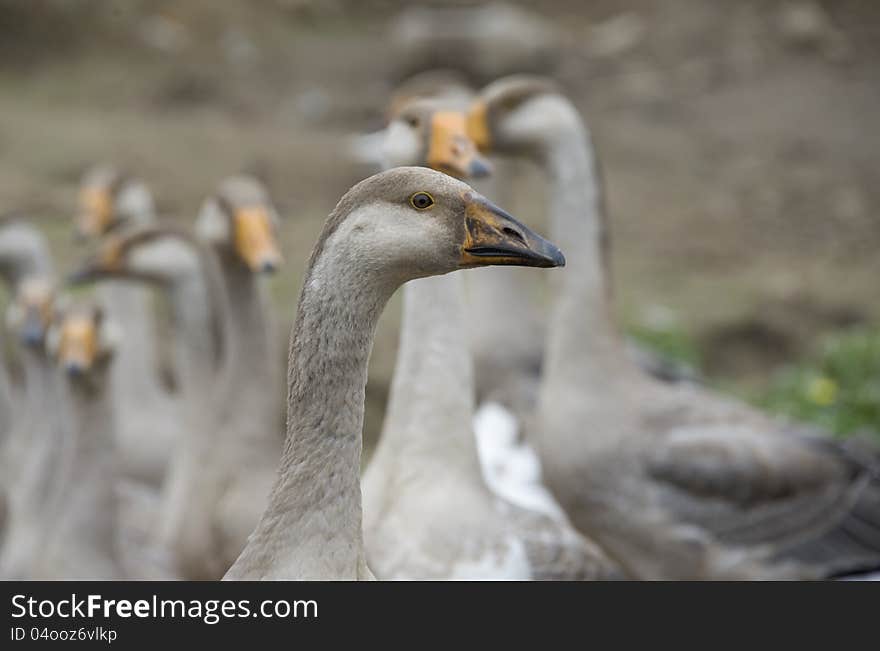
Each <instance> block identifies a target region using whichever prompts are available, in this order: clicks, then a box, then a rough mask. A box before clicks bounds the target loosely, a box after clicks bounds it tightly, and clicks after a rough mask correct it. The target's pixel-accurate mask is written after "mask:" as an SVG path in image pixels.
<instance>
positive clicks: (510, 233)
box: [501, 226, 526, 244]
mask: <svg viewBox="0 0 880 651" xmlns="http://www.w3.org/2000/svg"><path fill="white" fill-rule="evenodd" d="M501 232H502V233H504V234H505V235H506V236H507V237H509V238H511V239H513V240H516V241H517V242H519V243H520V244H525V243H526V239H525V238H524V237H523V236H522V233H520V232H519V231H516V230H514V229H512V228H510V227H508V226H505V227H504V228H502V229H501Z"/></svg>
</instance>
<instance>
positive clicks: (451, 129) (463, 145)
mask: <svg viewBox="0 0 880 651" xmlns="http://www.w3.org/2000/svg"><path fill="white" fill-rule="evenodd" d="M427 163H428V166H429V167H433V168H434V169H435V170H440V171H441V172H445V173H447V174H449V175H451V176H456V177H459V178H467V177H477V178H478V177H481V176H488V175H489V174H490V173H491V171H492V165H491V164H490V163H489V161H487V160H486V159H485V158H483V157H482V156H481V155H480V152H478V151H477V147H476V145H475V144H474V142H473V141H472V140H471V139H470V138H468V135H467V120H466V118H465V116H464V115H463V114H462V113H458V112H456V111H437V112H436V113H434V115H433V116H432V117H431V135H430V142H429V145H428V160H427Z"/></svg>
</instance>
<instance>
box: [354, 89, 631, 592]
mask: <svg viewBox="0 0 880 651" xmlns="http://www.w3.org/2000/svg"><path fill="white" fill-rule="evenodd" d="M387 139H388V140H392V141H394V142H391V143H388V144H387V145H386V147H385V149H386V151H389V152H394V155H395V157H396V158H395V159H393V160H392V161H390V162H394V163H396V164H397V165H407V164H421V165H426V166H429V167H433V168H435V169H437V168H440V169H441V170H447V171H450V172H453V173H455V174H456V175H457V176H460V177H466V176H473V175H475V174H477V175H483V174H485V173H486V172H487V171H488V170H489V166H488V164H487V163H486V162H485V161H484V160H483V159H482V157H480V155H479V154H478V153H477V151H476V148H475V146H474V144H473V142H471V141H470V139H469V138H468V137H467V135H466V133H465V121H464V114H463V113H462V112H460V111H455V110H450V109H449V102H448V101H447V100H414V101H411V102H410V103H409V104H406V105H404V106H403V107H400V108H399V110H398V112H397V115H396V116H395V118H394V119H393V120H392V122H391V124H390V125H389V128H388V130H387ZM487 270H488V269H481V270H479V272H473V274H469V275H476V274H477V273H480V274H482V273H484V272H485V271H487ZM497 270H498V271H500V272H507V273H509V272H512V271H514V269H501V268H499V269H497ZM462 289H463V288H462V277H460V276H458V275H453V276H445V277H438V278H425V279H420V280H416V281H413V282H410V283H408V284H407V285H406V286H405V287H404V313H403V318H402V326H401V343H400V350H399V352H398V357H397V366H396V368H395V373H394V381H393V385H392V389H391V396H390V399H389V404H388V410H387V411H386V417H385V425H384V427H383V433H382V436H381V437H380V439H379V444H378V447H377V449H376V452H375V454H374V456H373V459H372V460H371V462H370V464H369V466H368V467H367V471H366V473H365V474H364V481H363V490H364V532H365V533H364V536H365V543H366V549H367V559H368V562H369V563H370V566H371V567H372V568H373V569H374V570H375V571H376V573H377V575H378V576H379V577H380V578H398V579H400V578H405V579H427V578H431V579H451V578H464V579H473V578H506V579H597V578H609V577H610V576H612V575H613V574H614V571H615V568H613V565H612V564H611V563H610V561H608V559H607V558H605V557H604V556H603V555H602V554H601V552H599V551H598V549H597V548H596V547H595V546H593V545H591V544H590V543H588V542H587V541H585V540H584V539H583V537H582V536H581V535H580V534H578V533H577V532H576V531H575V530H574V529H573V528H572V527H571V525H570V524H569V523H568V522H566V521H565V518H564V515H562V514H561V513H557V514H555V515H557V516H558V517H556V518H554V517H551V516H548V515H547V514H546V513H542V512H540V510H539V511H537V512H536V511H535V510H533V509H530V508H522V507H520V506H517V505H515V504H512V503H510V502H508V501H507V500H505V499H504V498H503V496H496V495H493V494H492V491H490V488H489V487H487V485H486V481H485V480H484V479H483V476H482V471H481V465H480V460H478V454H477V447H476V442H475V441H474V433H473V431H472V426H471V420H472V418H473V411H474V404H473V400H474V381H473V371H472V364H471V352H470V349H469V348H470V347H469V346H468V345H467V341H468V338H467V332H466V324H467V323H468V321H469V319H468V318H467V317H466V315H467V314H468V313H469V312H470V308H468V310H467V311H466V310H465V308H464V305H463V301H464V295H463V293H462ZM444 495H445V496H446V499H443V496H444ZM529 506H531V505H529ZM395 540H396V541H406V542H407V544H405V545H395V544H393V543H392V542H391V541H395Z"/></svg>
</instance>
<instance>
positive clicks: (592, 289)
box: [544, 121, 622, 384]
mask: <svg viewBox="0 0 880 651" xmlns="http://www.w3.org/2000/svg"><path fill="white" fill-rule="evenodd" d="M544 164H545V165H544V166H545V169H547V171H548V173H549V177H550V185H551V187H550V197H551V217H552V229H551V230H552V237H553V238H554V241H556V242H561V243H562V244H563V248H564V250H565V257H566V267H565V269H563V270H562V273H561V274H557V276H558V278H557V280H558V295H557V298H556V304H555V306H554V308H553V314H552V317H551V321H550V327H549V332H548V342H547V351H546V358H545V366H544V377H545V378H546V380H545V384H546V383H550V384H552V383H554V382H562V383H571V382H584V381H585V380H586V378H590V379H593V380H596V381H598V382H602V381H604V378H605V375H606V374H605V373H604V370H605V369H608V368H613V367H617V366H619V365H620V363H621V354H622V344H621V340H620V336H619V335H618V334H617V332H616V329H615V327H614V322H613V317H612V313H611V304H610V292H609V290H608V281H607V277H606V276H607V274H606V261H605V250H604V249H605V246H604V238H605V237H607V233H606V231H605V224H604V217H603V215H602V210H603V204H602V197H601V188H600V187H599V179H598V175H597V170H596V167H595V160H594V158H593V152H592V146H591V144H590V141H589V135H588V134H587V132H586V130H585V129H584V127H583V126H582V125H580V124H579V121H577V123H573V124H572V125H571V128H570V132H569V133H567V134H565V135H564V137H558V138H556V139H554V140H553V142H552V143H550V144H549V146H548V147H547V149H546V151H545V160H544Z"/></svg>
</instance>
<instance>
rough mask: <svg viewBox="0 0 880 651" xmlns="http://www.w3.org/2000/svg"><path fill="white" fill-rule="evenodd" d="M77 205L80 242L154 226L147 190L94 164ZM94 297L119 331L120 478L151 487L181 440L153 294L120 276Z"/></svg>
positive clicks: (114, 376) (115, 374)
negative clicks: (162, 362)
mask: <svg viewBox="0 0 880 651" xmlns="http://www.w3.org/2000/svg"><path fill="white" fill-rule="evenodd" d="M79 201H80V206H79V212H78V213H77V215H76V219H75V222H76V223H75V227H76V234H77V236H78V237H79V238H80V239H82V240H99V239H101V238H102V237H104V236H106V235H108V234H110V233H112V234H120V233H124V232H130V231H132V230H137V229H140V228H144V227H147V226H149V225H151V224H154V223H155V222H156V211H155V207H154V204H153V197H152V195H151V193H150V190H149V188H148V187H147V186H146V184H145V183H144V182H143V181H142V180H141V179H139V178H137V177H135V176H132V175H131V174H129V173H127V172H125V171H123V170H122V169H120V168H118V167H116V166H114V165H107V164H101V165H96V166H94V167H92V168H91V169H89V170H88V171H87V172H86V173H85V175H84V176H83V179H82V182H81V185H80V197H79ZM98 293H99V297H100V300H101V304H102V305H103V307H104V310H105V311H106V313H107V315H108V317H109V318H111V319H112V320H113V321H114V322H115V323H117V324H118V325H119V327H120V329H121V330H122V331H123V332H125V339H124V340H123V341H122V342H120V346H119V349H118V350H117V352H116V356H115V361H114V363H113V365H112V367H111V370H110V374H111V379H110V381H111V383H112V384H113V388H114V394H115V396H116V401H117V404H118V411H119V414H120V420H119V427H118V428H117V432H116V436H117V438H118V449H119V453H120V460H121V463H122V469H123V473H124V475H125V476H126V477H128V478H129V479H133V480H136V481H137V482H140V483H143V484H146V485H148V486H150V487H153V488H158V487H159V486H160V485H161V483H162V481H163V479H164V478H165V473H166V470H167V468H168V463H169V460H170V458H171V454H172V452H173V450H174V445H175V443H176V440H177V439H178V438H179V437H180V436H181V427H182V415H181V411H180V409H181V406H180V404H179V400H178V399H177V396H174V395H172V394H170V393H169V392H168V391H167V389H166V388H165V387H164V386H163V385H162V382H161V380H160V376H159V361H158V350H157V342H158V338H157V332H156V318H155V312H154V310H153V300H152V299H153V297H152V292H151V289H150V288H149V287H146V286H143V285H138V284H137V283H132V282H127V281H125V280H122V279H120V280H116V281H114V282H108V283H104V284H102V286H101V287H100V288H99V289H98Z"/></svg>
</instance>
